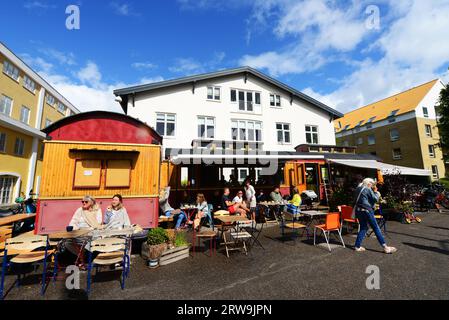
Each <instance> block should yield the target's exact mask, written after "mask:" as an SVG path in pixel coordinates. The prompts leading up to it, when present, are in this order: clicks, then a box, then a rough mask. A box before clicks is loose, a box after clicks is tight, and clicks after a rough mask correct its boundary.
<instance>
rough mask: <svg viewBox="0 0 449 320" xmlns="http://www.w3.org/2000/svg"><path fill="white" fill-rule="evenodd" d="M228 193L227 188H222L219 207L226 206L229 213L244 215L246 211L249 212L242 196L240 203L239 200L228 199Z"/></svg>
mask: <svg viewBox="0 0 449 320" xmlns="http://www.w3.org/2000/svg"><path fill="white" fill-rule="evenodd" d="M229 194H230V191H229V188H224V189H223V197H222V205H221V207H222V208H227V210H228V211H229V214H238V215H241V216H246V213H247V212H249V211H250V210H249V209H248V208H246V206H244V204H243V198H242V202H241V203H240V202H239V203H237V202H234V201H230V200H229ZM242 195H243V192H242ZM225 210H226V209H225Z"/></svg>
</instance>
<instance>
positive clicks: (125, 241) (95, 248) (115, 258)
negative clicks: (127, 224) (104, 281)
mask: <svg viewBox="0 0 449 320" xmlns="http://www.w3.org/2000/svg"><path fill="white" fill-rule="evenodd" d="M129 242H130V239H129V238H128V237H120V238H119V237H113V238H104V239H98V240H93V241H91V242H90V246H89V248H88V251H89V264H88V268H87V294H89V293H90V287H91V276H92V267H96V274H97V273H98V268H99V267H104V266H111V265H116V264H120V266H121V267H122V274H121V277H120V286H121V288H122V290H123V289H125V280H126V278H127V277H128V276H129V266H130V257H129V254H130V252H129ZM95 252H98V253H99V254H98V255H97V256H96V257H95V259H93V260H92V256H93V254H94V253H95Z"/></svg>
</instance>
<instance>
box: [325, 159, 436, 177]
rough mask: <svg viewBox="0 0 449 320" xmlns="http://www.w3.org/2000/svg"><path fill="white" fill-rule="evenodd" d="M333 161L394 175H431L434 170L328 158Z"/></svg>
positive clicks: (369, 161)
mask: <svg viewBox="0 0 449 320" xmlns="http://www.w3.org/2000/svg"><path fill="white" fill-rule="evenodd" d="M328 161H329V162H331V163H338V164H342V165H344V166H349V167H356V168H366V169H375V170H381V171H382V174H384V175H392V174H403V175H407V176H431V175H432V172H431V171H430V170H424V169H418V168H410V167H402V166H395V165H392V164H388V163H383V162H379V161H376V160H340V159H332V160H330V159H329V160H328Z"/></svg>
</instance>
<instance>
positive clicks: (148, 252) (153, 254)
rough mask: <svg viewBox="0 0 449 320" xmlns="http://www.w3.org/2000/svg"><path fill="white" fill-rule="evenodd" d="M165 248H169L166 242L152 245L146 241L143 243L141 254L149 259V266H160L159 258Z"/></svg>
mask: <svg viewBox="0 0 449 320" xmlns="http://www.w3.org/2000/svg"><path fill="white" fill-rule="evenodd" d="M165 250H167V244H166V243H161V244H158V245H152V246H150V245H148V244H147V243H146V242H144V243H143V244H142V251H141V254H142V257H143V258H144V259H146V260H148V267H150V268H157V267H158V266H159V259H160V257H161V255H162V253H163V252H164V251H165Z"/></svg>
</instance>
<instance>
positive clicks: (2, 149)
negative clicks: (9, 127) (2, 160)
mask: <svg viewBox="0 0 449 320" xmlns="http://www.w3.org/2000/svg"><path fill="white" fill-rule="evenodd" d="M2 137H3V139H2ZM1 141H3V145H2V143H1ZM7 142H8V135H7V134H6V132H0V153H6V143H7Z"/></svg>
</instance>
